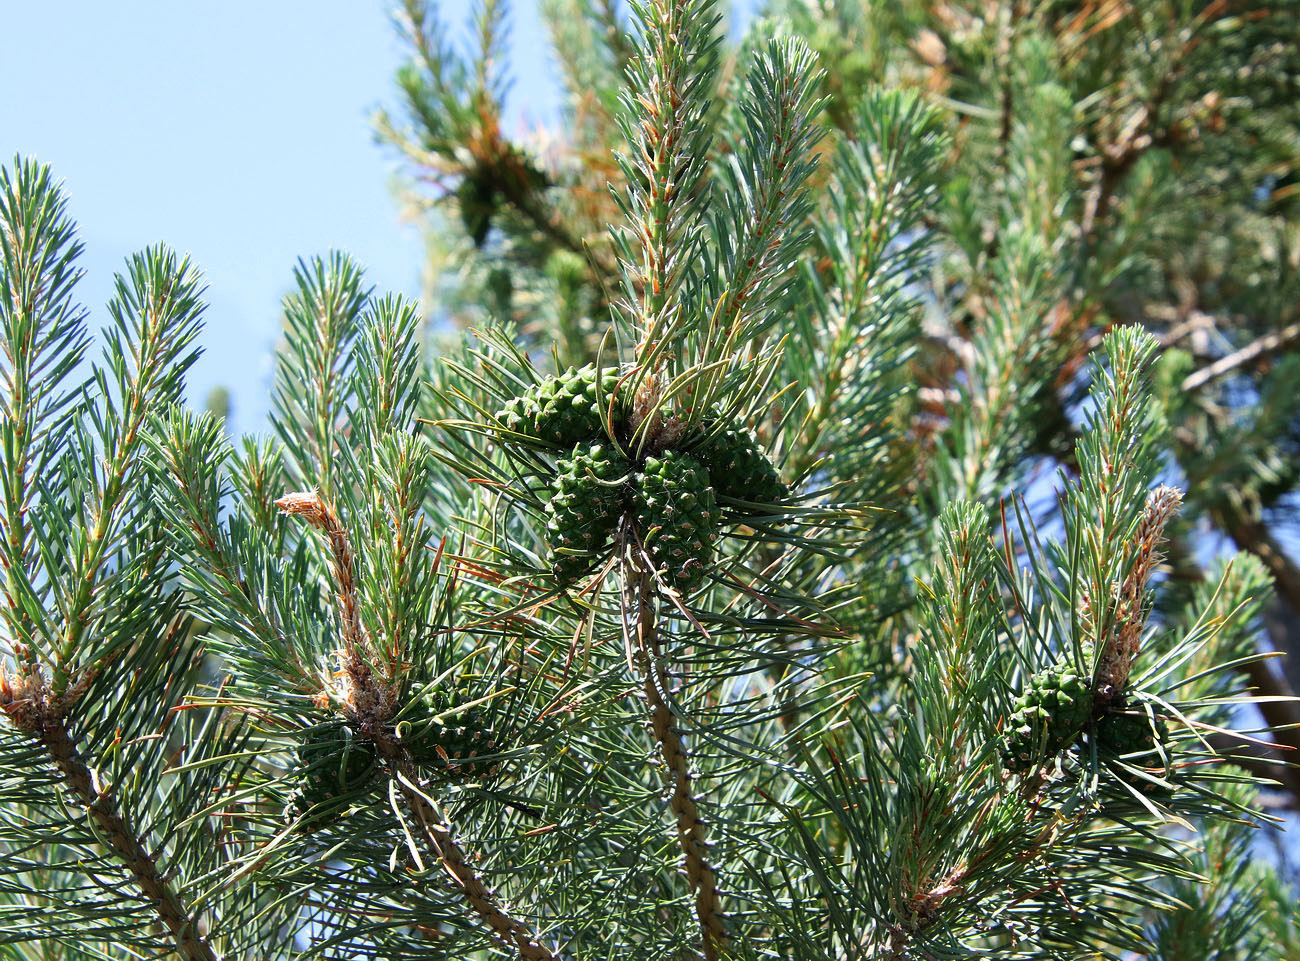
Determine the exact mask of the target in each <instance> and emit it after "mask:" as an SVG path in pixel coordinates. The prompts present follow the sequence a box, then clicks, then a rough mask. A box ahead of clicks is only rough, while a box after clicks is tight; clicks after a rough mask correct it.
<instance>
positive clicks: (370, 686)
mask: <svg viewBox="0 0 1300 961" xmlns="http://www.w3.org/2000/svg"><path fill="white" fill-rule="evenodd" d="M275 506H276V507H278V508H279V509H280V510H281V511H283V512H284V513H286V514H289V515H292V516H296V517H301V518H302V519H303V520H304V521H306V522H307V523H308V524H310V525H311V526H312V527H315V528H316V529H317V530H320V531H322V532H323V533H324V534H325V536H326V538H327V539H328V540H329V546H330V566H331V569H332V572H333V575H334V586H335V589H336V590H337V594H338V596H337V600H338V607H339V622H340V626H341V628H342V632H343V646H342V647H341V648H340V650H339V651H338V655H339V658H340V660H341V661H342V664H343V676H344V678H345V679H346V682H347V685H348V686H347V688H346V689H345V690H344V691H343V692H342V693H343V701H344V704H345V706H346V708H347V710H348V712H349V713H350V714H351V715H352V717H353V720H355V721H356V723H357V725H358V727H359V729H360V731H361V732H362V734H364V735H365V736H366V737H368V738H370V739H371V740H372V741H373V742H374V744H375V748H376V749H377V750H378V751H379V753H380V754H381V755H382V756H383V757H384V758H385V760H387V761H388V763H389V765H390V767H391V768H392V772H393V774H394V776H395V777H396V779H397V782H398V785H399V787H400V789H401V792H402V797H403V799H404V800H405V802H406V805H407V807H408V808H409V809H410V812H411V814H412V815H413V816H414V817H415V819H416V821H417V822H418V823H419V825H420V828H421V831H422V833H423V834H424V837H425V840H426V841H427V842H428V843H429V846H430V848H431V850H432V851H433V853H434V854H436V855H437V857H438V858H439V860H441V861H442V863H443V865H444V866H445V867H446V869H447V874H448V875H449V876H450V878H451V880H452V883H453V884H454V885H455V887H456V889H457V890H458V891H459V892H460V893H461V895H462V896H463V897H464V898H465V900H466V901H467V902H468V903H469V906H470V908H471V910H473V912H474V913H475V914H476V915H478V916H479V917H480V918H481V919H482V920H483V921H484V923H485V924H487V926H488V927H489V928H490V929H491V931H492V933H493V934H494V935H495V936H496V937H497V938H498V939H499V940H500V941H501V942H502V943H503V944H505V945H506V946H507V947H509V948H512V949H514V950H517V951H518V952H519V957H520V958H521V959H523V961H560V958H559V956H558V955H556V954H555V953H553V952H552V951H551V950H550V949H549V948H547V947H546V946H545V945H543V944H542V943H541V942H540V941H538V940H537V938H536V936H535V935H534V934H533V933H532V930H531V929H530V928H529V927H528V925H526V924H525V923H524V922H522V921H520V920H518V919H516V918H513V917H511V916H510V915H509V914H507V913H506V911H505V909H504V908H503V907H502V906H501V901H500V899H499V898H498V897H497V895H496V893H495V892H493V891H492V890H490V889H489V888H488V887H487V885H485V884H484V883H483V881H482V879H481V878H480V877H479V876H478V874H477V873H476V872H475V871H474V869H473V868H472V867H471V866H470V864H469V859H468V858H467V857H466V855H465V851H464V849H463V848H462V847H461V846H460V844H459V843H457V841H456V839H455V838H454V837H452V835H451V834H450V832H449V831H448V830H447V829H446V828H445V827H441V826H439V820H438V818H437V816H436V812H435V811H434V809H433V805H432V804H430V803H429V801H428V799H427V798H425V796H424V795H423V794H421V793H420V791H419V790H417V789H416V788H415V787H414V786H413V785H414V781H415V779H414V776H413V771H412V770H411V765H410V760H409V758H408V757H407V756H406V753H405V751H404V750H403V749H402V747H401V745H399V744H397V743H396V742H395V741H394V740H393V736H392V732H391V728H390V727H389V726H388V725H387V723H386V722H387V721H388V719H389V718H390V717H391V716H392V709H393V702H394V697H393V693H392V691H391V689H390V688H389V685H388V684H386V683H384V681H383V680H381V679H380V678H377V677H375V675H374V672H373V671H372V670H371V668H370V665H369V664H368V663H367V662H366V660H365V658H364V657H363V656H362V651H363V650H364V649H365V648H366V646H367V645H366V642H365V635H364V632H363V631H362V628H361V604H360V598H359V597H358V592H357V584H356V573H355V569H354V568H355V563H356V561H355V555H354V554H353V551H352V545H351V542H350V541H349V539H348V533H347V530H346V528H344V526H343V524H342V522H341V521H340V520H339V517H338V515H337V514H336V513H335V511H334V509H333V508H332V507H331V506H330V505H329V504H328V503H327V502H326V501H325V500H324V499H322V498H321V496H320V494H318V493H316V492H315V491H295V492H293V493H289V494H286V495H284V496H283V497H281V498H280V499H279V500H277V501H276V502H275ZM399 653H400V652H399Z"/></svg>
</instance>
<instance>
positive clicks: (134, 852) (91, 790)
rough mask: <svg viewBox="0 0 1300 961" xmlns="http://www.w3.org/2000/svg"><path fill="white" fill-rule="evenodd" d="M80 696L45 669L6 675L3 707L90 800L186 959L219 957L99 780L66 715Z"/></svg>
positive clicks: (103, 834)
mask: <svg viewBox="0 0 1300 961" xmlns="http://www.w3.org/2000/svg"><path fill="white" fill-rule="evenodd" d="M74 695H75V689H73V691H70V692H69V693H66V694H64V695H62V696H56V695H54V693H53V691H52V690H51V688H50V687H49V686H48V684H47V683H46V681H45V679H44V677H43V676H41V674H40V673H39V672H37V673H32V674H27V675H8V676H0V711H3V712H4V714H6V715H7V716H8V718H9V720H10V722H11V723H12V724H13V725H14V727H16V728H17V729H19V730H21V731H24V732H25V733H27V734H29V735H31V736H32V737H33V738H35V739H36V741H37V742H38V743H39V744H40V745H41V747H42V748H44V750H45V752H46V754H48V755H49V757H50V760H51V761H53V762H54V766H55V767H56V768H58V770H59V773H60V774H62V775H63V780H64V783H65V784H66V785H67V786H68V788H69V789H70V790H71V791H72V793H73V794H75V795H76V797H77V799H78V800H79V801H80V802H81V803H82V804H83V805H85V808H86V813H87V814H88V815H89V816H90V818H91V819H92V820H93V821H94V823H95V827H96V831H95V834H96V836H97V837H98V838H99V839H100V841H101V842H102V843H103V844H104V845H105V846H106V847H107V848H109V849H110V850H111V851H112V853H113V854H114V855H115V856H116V857H117V859H118V860H119V861H120V862H121V863H122V864H123V866H125V867H126V869H127V870H128V871H130V872H131V876H132V877H133V878H134V879H135V882H136V885H137V887H138V888H139V891H140V894H141V895H142V896H143V899H144V900H145V901H146V902H147V903H148V904H149V906H150V907H151V908H152V909H153V910H154V913H155V914H156V915H157V916H158V920H159V921H160V922H161V923H162V925H163V927H165V928H166V929H167V932H168V934H170V935H171V937H172V939H173V940H174V941H175V943H176V951H177V954H179V955H180V956H181V957H182V958H184V959H185V961H217V955H216V953H215V952H213V950H212V947H211V945H209V944H208V942H207V941H206V940H205V939H204V938H203V936H202V934H201V933H200V931H199V926H198V922H197V921H196V920H195V918H194V917H193V916H192V915H191V914H190V912H189V911H188V909H187V908H186V906H185V904H184V902H183V901H182V900H181V899H180V897H179V896H178V895H177V894H176V892H175V891H173V890H172V888H171V886H170V885H169V884H168V883H167V879H166V878H165V877H164V876H163V874H162V873H161V872H160V871H159V870H158V864H157V862H156V861H155V860H154V858H153V857H152V856H151V855H150V854H149V850H148V848H147V847H146V846H145V843H144V841H143V840H141V838H140V836H139V834H138V833H137V832H136V829H135V827H134V826H133V825H132V824H131V822H130V821H129V820H128V819H127V817H126V815H124V814H123V813H122V811H121V810H120V809H119V807H118V805H117V803H116V801H115V800H114V799H113V795H112V793H111V792H108V791H103V790H101V789H100V788H99V787H98V786H97V785H96V781H97V779H96V777H95V775H94V773H93V772H92V770H91V768H90V766H89V765H88V764H87V763H86V760H85V758H83V757H82V756H81V752H80V751H78V750H77V745H76V741H75V740H74V739H73V737H72V734H71V733H70V732H69V731H68V726H67V720H66V717H65V715H66V712H67V710H68V708H69V707H70V706H71V704H72V701H73V697H74Z"/></svg>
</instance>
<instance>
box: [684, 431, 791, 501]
mask: <svg viewBox="0 0 1300 961" xmlns="http://www.w3.org/2000/svg"><path fill="white" fill-rule="evenodd" d="M700 457H701V459H702V460H703V461H704V463H705V465H707V466H708V468H709V476H710V477H711V478H712V479H713V489H714V490H715V491H717V493H718V495H719V496H720V497H733V498H735V499H736V500H740V501H749V502H751V503H756V504H777V503H780V502H781V501H783V500H784V499H785V497H786V495H787V494H788V493H789V488H788V487H786V486H785V484H783V483H781V477H780V475H779V474H777V472H776V468H775V467H773V466H772V462H771V461H770V460H768V457H767V454H765V453H764V452H763V449H762V448H761V447H760V446H759V444H758V440H757V438H755V437H754V434H753V432H752V431H749V430H746V429H743V428H735V427H729V428H727V429H726V430H724V431H722V432H721V433H720V434H718V435H716V436H715V437H712V438H710V439H709V441H708V443H707V444H706V445H705V446H704V447H703V448H702V449H701V451H700Z"/></svg>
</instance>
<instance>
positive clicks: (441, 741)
mask: <svg viewBox="0 0 1300 961" xmlns="http://www.w3.org/2000/svg"><path fill="white" fill-rule="evenodd" d="M474 700H475V698H474V697H473V696H472V694H471V693H470V692H469V691H468V690H467V689H466V688H464V687H460V686H457V687H454V688H451V689H448V688H445V687H441V686H439V687H435V688H433V689H431V690H428V691H424V692H422V693H420V694H419V695H417V697H416V699H415V701H414V703H413V704H412V705H411V710H409V711H408V712H406V713H407V717H406V718H405V719H404V720H402V721H400V722H399V723H398V725H397V734H398V739H399V742H400V743H401V744H402V746H403V747H405V748H406V750H407V751H409V752H410V755H411V760H412V761H414V762H415V763H416V764H418V765H420V766H421V767H424V768H427V769H428V770H430V771H431V772H432V773H433V775H434V776H435V777H437V778H439V779H440V780H444V781H465V780H471V779H473V780H480V781H482V780H487V779H489V778H493V777H495V776H496V775H497V772H498V765H497V762H496V761H495V760H493V759H492V755H494V754H496V753H497V752H498V744H497V740H496V735H495V734H494V733H493V731H492V728H491V725H490V723H489V719H488V717H487V714H486V712H485V710H484V708H483V705H481V704H473V703H472V702H473V701H474ZM463 705H471V706H468V707H465V706H463Z"/></svg>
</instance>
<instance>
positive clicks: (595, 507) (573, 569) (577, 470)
mask: <svg viewBox="0 0 1300 961" xmlns="http://www.w3.org/2000/svg"><path fill="white" fill-rule="evenodd" d="M555 467H556V476H555V480H554V481H552V482H551V497H550V500H548V501H547V503H546V539H547V543H548V545H549V547H550V550H551V569H552V570H553V572H554V573H555V576H556V577H558V578H559V579H560V580H561V581H564V582H568V581H572V580H574V579H575V578H577V577H580V576H581V575H582V574H584V573H586V572H587V571H588V570H590V569H591V567H592V566H593V565H594V564H595V563H596V562H597V561H598V560H600V558H601V557H602V556H603V553H604V550H605V548H606V546H607V545H608V544H609V541H610V538H611V536H612V535H613V533H614V529H615V527H617V526H618V519H619V516H620V515H621V514H622V512H623V506H624V499H625V495H626V487H625V484H624V481H625V480H626V479H627V477H628V471H629V467H628V463H627V460H626V459H624V458H623V457H622V455H620V454H619V453H618V451H617V450H616V449H615V448H614V446H613V445H612V444H602V443H584V444H578V445H577V446H576V447H574V449H573V452H572V453H571V454H570V455H569V456H568V457H562V458H560V459H559V461H557V463H556V465H555Z"/></svg>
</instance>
